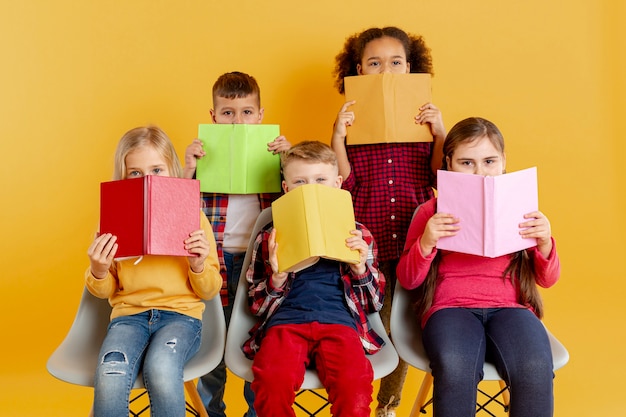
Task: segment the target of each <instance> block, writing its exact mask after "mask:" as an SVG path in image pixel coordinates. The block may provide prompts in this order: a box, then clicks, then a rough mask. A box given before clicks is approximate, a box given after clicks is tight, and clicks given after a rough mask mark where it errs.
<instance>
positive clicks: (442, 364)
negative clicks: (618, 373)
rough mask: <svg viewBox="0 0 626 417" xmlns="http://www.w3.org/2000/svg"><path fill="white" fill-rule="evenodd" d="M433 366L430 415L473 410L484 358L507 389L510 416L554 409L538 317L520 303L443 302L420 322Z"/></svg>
mask: <svg viewBox="0 0 626 417" xmlns="http://www.w3.org/2000/svg"><path fill="white" fill-rule="evenodd" d="M423 337H424V348H425V349H426V353H427V354H428V357H429V359H430V366H431V369H432V371H433V377H434V387H433V400H434V415H435V416H436V417H447V416H455V417H459V416H468V417H469V416H472V417H473V416H474V415H476V387H477V385H478V383H479V382H480V381H481V380H482V378H483V371H482V370H483V364H484V362H485V360H487V361H489V362H491V363H493V364H494V365H495V366H496V368H497V370H498V372H499V373H500V375H501V376H502V378H503V379H504V380H505V381H506V382H507V384H508V385H509V387H510V389H511V405H510V412H509V415H510V416H511V417H549V416H552V415H553V409H554V397H553V391H552V380H553V378H554V373H553V365H552V351H551V349H550V342H549V340H548V336H547V334H546V331H545V329H544V327H543V325H542V324H541V322H540V321H539V319H538V318H537V317H536V316H535V315H534V314H533V313H532V312H531V311H529V310H527V309H522V308H501V309H495V308H492V309H464V308H447V309H444V310H439V311H437V312H436V313H435V314H433V315H432V316H431V317H430V318H429V319H428V321H427V322H426V326H425V327H424V333H423Z"/></svg>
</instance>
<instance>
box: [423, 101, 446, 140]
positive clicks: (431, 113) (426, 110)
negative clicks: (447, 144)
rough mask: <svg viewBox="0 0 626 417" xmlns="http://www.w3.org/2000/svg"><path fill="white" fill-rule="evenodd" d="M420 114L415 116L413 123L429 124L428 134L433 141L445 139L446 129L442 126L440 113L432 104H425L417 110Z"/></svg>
mask: <svg viewBox="0 0 626 417" xmlns="http://www.w3.org/2000/svg"><path fill="white" fill-rule="evenodd" d="M419 110H420V113H419V114H418V115H417V116H415V123H417V124H420V125H423V124H424V123H428V124H430V133H431V134H432V135H433V137H434V138H435V139H442V140H443V139H445V137H446V128H445V127H444V126H443V117H442V116H441V111H440V110H439V109H438V108H437V107H436V106H435V105H434V104H432V103H426V104H424V105H423V106H422V107H420V108H419Z"/></svg>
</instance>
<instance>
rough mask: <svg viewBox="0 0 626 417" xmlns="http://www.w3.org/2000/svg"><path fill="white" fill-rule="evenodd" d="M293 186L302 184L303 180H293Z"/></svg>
mask: <svg viewBox="0 0 626 417" xmlns="http://www.w3.org/2000/svg"><path fill="white" fill-rule="evenodd" d="M293 183H294V184H304V180H294V181H293Z"/></svg>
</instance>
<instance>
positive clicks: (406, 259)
mask: <svg viewBox="0 0 626 417" xmlns="http://www.w3.org/2000/svg"><path fill="white" fill-rule="evenodd" d="M435 204H436V200H434V199H433V200H429V201H427V202H426V203H424V204H422V205H421V206H420V207H418V209H417V212H416V213H415V216H414V217H413V220H412V221H411V225H410V226H409V231H408V233H407V238H406V243H405V245H404V252H403V253H402V255H401V256H400V261H399V262H398V267H397V268H396V273H397V277H398V282H399V283H400V285H402V286H403V287H404V288H407V289H410V290H411V289H414V288H417V287H419V286H420V285H422V283H423V282H424V279H425V278H426V275H427V274H428V270H429V269H430V265H431V263H432V261H433V259H434V258H435V255H436V254H437V249H436V245H437V241H438V240H439V238H441V237H443V236H453V235H455V234H456V233H457V231H458V230H459V227H458V226H457V225H456V224H457V223H458V221H459V220H458V219H457V218H455V217H454V216H452V215H450V214H445V213H435Z"/></svg>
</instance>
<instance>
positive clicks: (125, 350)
mask: <svg viewBox="0 0 626 417" xmlns="http://www.w3.org/2000/svg"><path fill="white" fill-rule="evenodd" d="M201 331H202V322H201V321H200V320H197V319H195V318H193V317H189V316H185V315H183V314H178V313H175V312H171V311H163V310H149V311H146V312H143V313H140V314H135V315H132V316H123V317H117V318H115V319H113V320H112V321H111V323H110V324H109V329H108V331H107V335H106V337H105V339H104V342H103V343H102V347H101V349H100V354H99V356H98V366H97V369H96V375H95V382H94V416H95V417H119V416H128V413H129V410H128V396H129V394H130V390H131V388H132V386H133V384H134V382H135V379H136V378H137V374H138V373H139V370H140V368H141V369H142V371H143V380H144V384H145V386H146V389H147V390H148V395H149V397H150V415H151V416H153V417H175V416H180V417H184V416H185V389H184V384H183V367H184V366H185V363H186V362H187V361H188V360H189V359H190V358H191V357H192V356H193V355H195V354H196V352H197V351H198V349H199V348H200V336H201Z"/></svg>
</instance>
